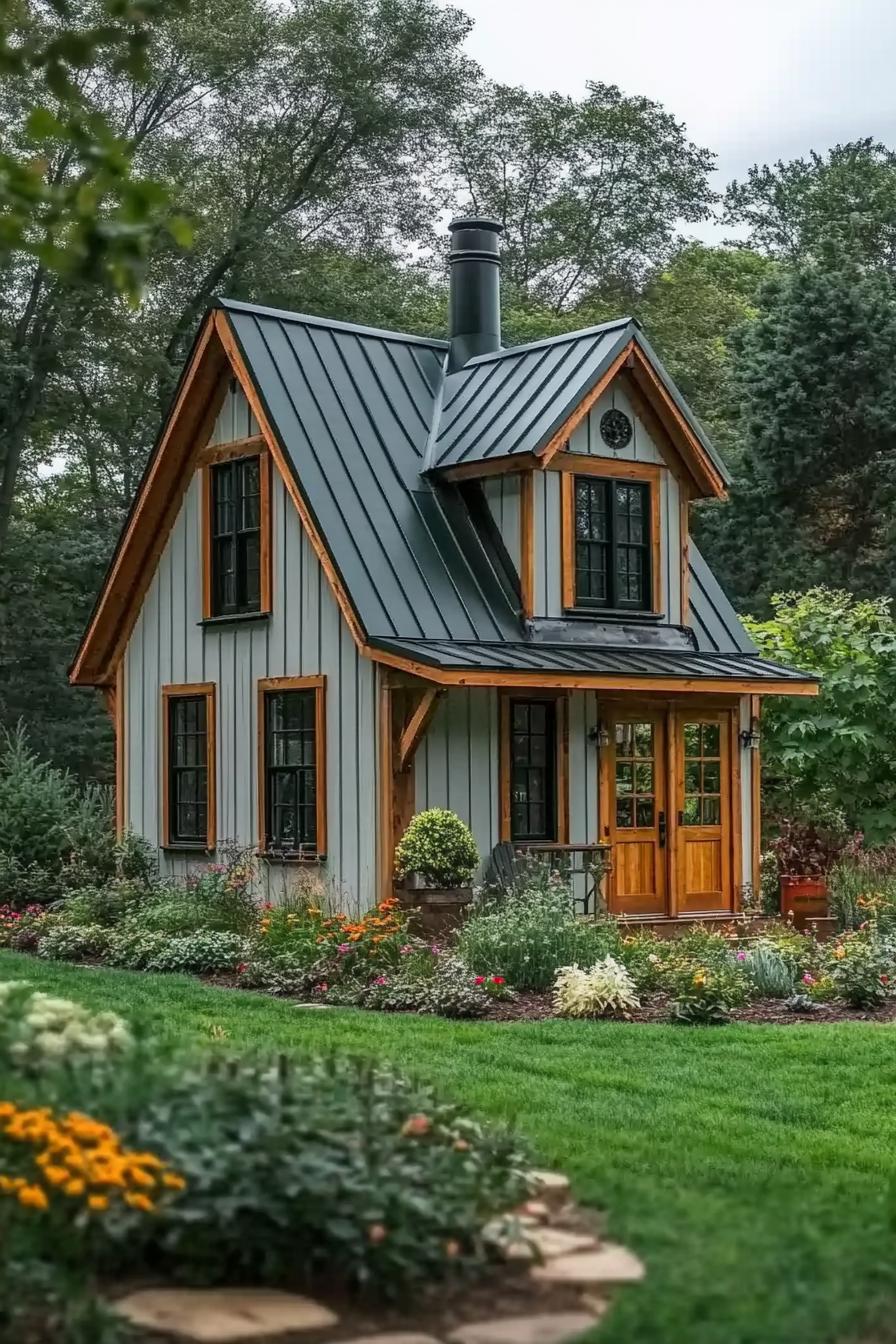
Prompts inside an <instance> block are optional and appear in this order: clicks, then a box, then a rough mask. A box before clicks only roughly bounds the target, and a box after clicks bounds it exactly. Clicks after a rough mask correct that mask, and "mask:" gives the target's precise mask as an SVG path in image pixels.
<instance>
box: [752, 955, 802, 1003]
mask: <svg viewBox="0 0 896 1344" xmlns="http://www.w3.org/2000/svg"><path fill="white" fill-rule="evenodd" d="M742 955H743V968H744V970H745V972H746V974H747V978H748V979H749V981H750V984H751V985H752V987H753V989H754V991H755V993H756V994H758V995H759V997H760V998H764V999H786V998H789V997H790V996H791V995H792V994H793V993H794V974H793V969H792V967H791V966H790V965H788V963H787V961H786V960H785V958H784V957H783V956H782V955H781V953H780V952H779V951H778V949H777V948H776V947H775V946H774V944H772V943H769V942H764V941H761V942H758V943H756V944H755V946H754V947H751V948H750V949H749V951H747V952H746V953H743V954H742Z"/></svg>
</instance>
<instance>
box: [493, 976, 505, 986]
mask: <svg viewBox="0 0 896 1344" xmlns="http://www.w3.org/2000/svg"><path fill="white" fill-rule="evenodd" d="M503 983H504V977H503V975H493V976H492V984H493V985H503Z"/></svg>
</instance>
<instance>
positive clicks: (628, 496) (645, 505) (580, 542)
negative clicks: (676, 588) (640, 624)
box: [573, 476, 652, 611]
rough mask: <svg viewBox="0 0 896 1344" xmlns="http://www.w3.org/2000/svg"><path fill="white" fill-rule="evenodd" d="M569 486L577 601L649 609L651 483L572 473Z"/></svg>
mask: <svg viewBox="0 0 896 1344" xmlns="http://www.w3.org/2000/svg"><path fill="white" fill-rule="evenodd" d="M573 489H574V512H575V575H574V594H575V605H576V606H577V607H610V608H615V609H617V610H621V611H622V610H631V611H649V610H650V609H651V606H652V578H651V535H650V514H651V509H650V486H649V485H648V484H647V483H646V482H642V481H617V480H612V479H606V478H603V477H600V476H576V477H575V479H574V482H573Z"/></svg>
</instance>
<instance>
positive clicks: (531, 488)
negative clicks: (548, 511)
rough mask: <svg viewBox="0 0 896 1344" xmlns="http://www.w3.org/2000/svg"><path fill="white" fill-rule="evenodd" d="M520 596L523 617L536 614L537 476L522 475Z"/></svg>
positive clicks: (530, 474)
mask: <svg viewBox="0 0 896 1344" xmlns="http://www.w3.org/2000/svg"><path fill="white" fill-rule="evenodd" d="M520 598H521V604H522V611H523V619H524V620H527V621H530V620H531V619H532V617H533V615H534V614H535V476H534V473H533V472H531V471H524V472H523V473H522V475H521V476H520Z"/></svg>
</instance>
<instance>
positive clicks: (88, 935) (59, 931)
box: [37, 924, 110, 961]
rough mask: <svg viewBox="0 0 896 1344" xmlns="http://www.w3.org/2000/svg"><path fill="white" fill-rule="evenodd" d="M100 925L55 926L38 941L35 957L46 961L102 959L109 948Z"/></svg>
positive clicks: (106, 936)
mask: <svg viewBox="0 0 896 1344" xmlns="http://www.w3.org/2000/svg"><path fill="white" fill-rule="evenodd" d="M109 936H110V935H109V930H108V929H107V928H104V926H103V925H102V924H56V925H54V927H52V928H50V929H48V930H47V932H46V933H44V934H42V935H41V936H40V938H39V939H38V944H37V955H38V956H39V957H44V958H46V960H47V961H86V960H88V959H90V958H93V957H102V956H103V955H104V953H105V952H106V950H107V948H108V946H109Z"/></svg>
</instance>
